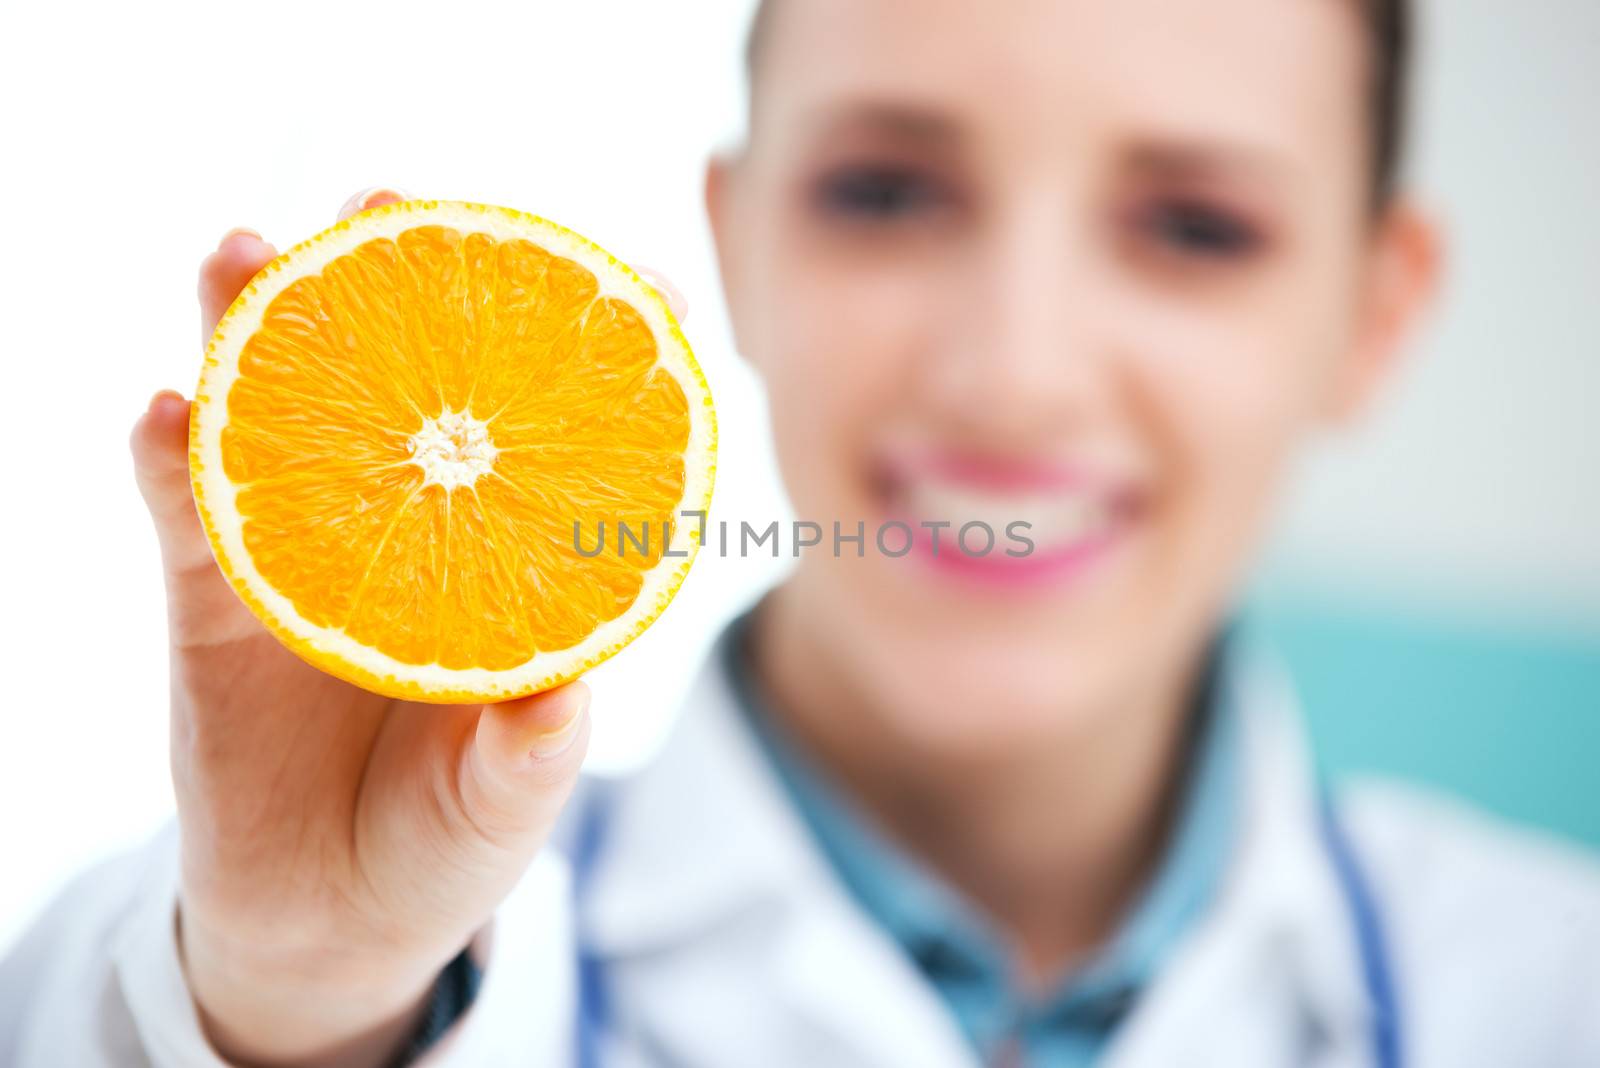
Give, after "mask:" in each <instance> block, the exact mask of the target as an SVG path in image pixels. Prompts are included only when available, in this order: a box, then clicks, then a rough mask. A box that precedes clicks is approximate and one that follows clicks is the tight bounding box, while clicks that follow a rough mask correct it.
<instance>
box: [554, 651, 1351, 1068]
mask: <svg viewBox="0 0 1600 1068" xmlns="http://www.w3.org/2000/svg"><path fill="white" fill-rule="evenodd" d="M1235 645H1236V648H1235V649H1234V651H1233V652H1231V653H1230V655H1229V658H1228V661H1227V663H1225V664H1224V665H1223V679H1222V681H1221V685H1223V686H1225V687H1227V688H1228V689H1229V690H1230V693H1229V695H1228V699H1230V700H1232V701H1234V702H1235V703H1236V705H1237V707H1238V710H1239V713H1240V724H1241V728H1242V734H1243V740H1244V752H1243V754H1242V763H1243V765H1244V767H1243V774H1242V779H1243V798H1242V804H1241V809H1242V811H1241V813H1240V820H1239V823H1240V826H1239V830H1238V836H1237V844H1236V847H1235V850H1234V855H1233V857H1232V858H1231V859H1230V862H1229V868H1228V874H1227V876H1226V878H1225V881H1224V886H1223V888H1222V890H1221V893H1220V894H1219V895H1218V896H1217V898H1216V900H1215V901H1214V903H1213V905H1212V906H1211V907H1210V909H1209V910H1208V912H1207V913H1206V914H1205V915H1204V916H1203V917H1202V918H1201V919H1200V920H1199V921H1198V922H1197V923H1196V924H1194V925H1193V928H1192V931H1191V933H1190V934H1189V935H1188V936H1187V937H1186V938H1185V939H1184V942H1183V944H1182V945H1181V946H1180V948H1179V950H1178V951H1177V953H1176V954H1175V956H1174V958H1173V960H1171V961H1170V963H1169V965H1168V966H1167V967H1166V968H1165V969H1164V970H1163V974H1162V977H1161V978H1160V980H1159V981H1158V982H1157V983H1156V984H1154V986H1153V987H1152V988H1151V989H1150V990H1149V991H1148V992H1147V993H1146V995H1145V996H1144V998H1143V1000H1142V1001H1141V1003H1140V1004H1139V1006H1138V1007H1137V1008H1136V1009H1135V1011H1134V1013H1133V1014H1132V1016H1130V1018H1129V1019H1128V1021H1127V1023H1126V1025H1125V1026H1124V1028H1123V1030H1122V1032H1121V1033H1119V1035H1118V1036H1117V1038H1116V1039H1115V1040H1114V1041H1113V1045H1112V1048H1111V1051H1110V1056H1111V1063H1113V1064H1118V1065H1120V1064H1130V1065H1131V1064H1141V1065H1142V1064H1165V1063H1191V1062H1193V1061H1194V1058H1195V1053H1196V1049H1197V1048H1198V1047H1197V1043H1200V1044H1207V1043H1215V1044H1216V1045H1218V1047H1219V1048H1218V1050H1217V1053H1218V1056H1219V1057H1222V1058H1223V1059H1222V1060H1216V1059H1214V1058H1209V1056H1208V1057H1207V1058H1202V1060H1206V1061H1207V1062H1208V1063H1211V1062H1213V1061H1214V1062H1215V1063H1224V1062H1227V1063H1250V1062H1251V1061H1254V1060H1260V1061H1261V1062H1262V1063H1271V1062H1272V1058H1273V1057H1278V1058H1279V1061H1278V1063H1285V1062H1286V1061H1288V1060H1289V1059H1290V1058H1291V1057H1293V1058H1295V1059H1298V1058H1299V1057H1300V1055H1301V1052H1302V1051H1303V1050H1304V1049H1307V1048H1323V1049H1327V1050H1333V1051H1337V1050H1341V1049H1344V1048H1347V1047H1353V1046H1356V1045H1359V1044H1361V1043H1362V1042H1364V1036H1365V1035H1366V1033H1367V1031H1366V1028H1367V1008H1366V999H1365V992H1364V988H1363V987H1362V985H1361V983H1360V973H1359V962H1358V958H1357V956H1356V952H1355V949H1354V942H1353V939H1352V937H1351V934H1350V924H1349V918H1348V913H1347V911H1346V906H1345V903H1344V900H1343V897H1342V894H1341V892H1340V890H1339V886H1338V883H1337V880H1336V878H1335V875H1334V873H1333V871H1332V869H1331V866H1330V863H1329V860H1328V857H1327V854H1326V852H1325V850H1324V849H1323V846H1322V842H1321V840H1320V838H1319V836H1318V831H1317V822H1316V799H1317V794H1316V790H1317V784H1316V775H1315V771H1314V768H1313V766H1312V763H1311V760H1310V757H1309V752H1308V747H1307V745H1306V743H1305V739H1304V736H1303V733H1302V729H1301V726H1300V722H1299V717H1298V715H1297V713H1296V709H1295V702H1294V698H1293V695H1292V692H1291V691H1290V689H1289V687H1288V684H1287V679H1286V677H1285V676H1284V674H1283V673H1282V671H1281V669H1280V668H1279V667H1278V666H1277V665H1276V663H1275V662H1274V661H1272V660H1271V659H1270V658H1269V657H1267V656H1265V655H1264V654H1263V653H1262V652H1261V650H1260V648H1259V646H1258V643H1256V642H1254V641H1241V642H1238V643H1235ZM734 700H735V696H734V694H733V693H732V692H731V689H730V686H729V682H728V680H727V678H726V676H725V673H724V672H723V671H722V670H721V669H720V667H719V665H718V664H717V663H716V662H715V660H714V659H713V661H712V662H711V663H709V664H708V665H707V666H706V667H705V668H704V669H703V670H702V672H701V674H700V676H699V678H698V679H697V681H696V683H695V685H694V686H693V688H692V689H691V692H690V696H689V699H688V702H687V707H686V708H685V710H684V715H683V716H682V718H681V719H680V722H679V723H678V724H677V726H676V728H675V730H674V732H673V734H672V735H671V736H670V737H669V740H668V742H667V744H666V746H665V748H664V749H663V750H662V752H661V753H660V754H659V756H658V757H657V759H656V760H655V761H654V762H653V763H652V764H651V765H649V766H648V767H647V768H646V769H644V770H643V771H642V772H640V773H638V774H637V775H636V776H634V777H632V778H630V779H628V780H625V781H622V782H618V783H616V784H608V785H606V786H603V787H601V788H600V789H599V790H598V791H596V793H597V794H599V795H609V796H608V797H606V799H605V800H603V801H600V802H598V803H600V804H603V805H604V806H605V809H606V818H605V829H604V838H603V843H602V844H601V846H600V848H599V849H598V851H597V854H596V857H595V860H594V864H593V868H592V871H591V873H590V874H589V875H588V877H587V878H586V879H585V886H584V889H583V892H582V896H581V900H582V906H581V910H580V917H579V923H580V935H579V937H580V939H581V940H582V941H583V942H584V943H585V944H586V945H587V946H588V947H589V951H590V952H592V953H594V954H596V955H597V956H599V957H601V958H602V959H605V960H606V961H607V962H608V963H611V964H613V965H617V966H626V963H627V962H628V961H629V960H639V959H641V958H645V957H648V958H651V959H653V960H655V961H657V962H660V961H662V960H664V959H676V960H680V961H682V962H683V963H685V964H686V965H689V964H690V963H691V962H692V961H693V960H694V959H695V957H696V956H697V955H702V954H712V955H715V954H726V953H729V952H734V953H737V954H740V955H741V956H740V958H739V960H737V961H736V960H734V959H733V958H720V957H719V958H718V960H719V963H720V964H721V966H720V967H718V968H710V967H707V968H706V970H705V971H704V972H701V971H700V970H699V969H697V968H691V970H690V972H688V973H684V974H686V975H687V974H699V975H702V976H711V975H718V976H724V977H726V978H725V979H719V980H710V979H705V980H704V981H707V982H710V981H717V982H722V981H726V982H731V983H734V984H739V985H740V986H741V987H745V988H749V987H750V986H751V985H752V984H756V985H762V984H769V983H770V984H771V986H772V990H771V994H772V996H774V997H776V998H778V999H780V1000H783V1001H785V1002H786V1003H787V1004H788V1006H790V1007H791V1008H792V1009H793V1010H794V1011H795V1012H796V1013H799V1014H800V1015H802V1016H804V1017H806V1018H808V1019H809V1020H810V1021H812V1023H813V1024H814V1026H815V1027H816V1028H817V1029H819V1030H820V1031H822V1032H826V1033H828V1034H830V1035H831V1036H833V1038H834V1039H835V1040H836V1041H838V1042H839V1043H840V1044H841V1048H848V1049H850V1050H852V1052H853V1053H854V1054H855V1055H856V1057H857V1060H859V1061H863V1062H865V1063H869V1064H871V1063H879V1062H880V1061H881V1062H882V1063H884V1064H905V1063H917V1064H920V1065H927V1066H929V1068H934V1066H945V1065H950V1066H955V1065H967V1064H970V1063H971V1061H970V1059H969V1058H968V1057H967V1056H966V1055H965V1053H964V1051H963V1049H962V1047H963V1043H962V1039H961V1036H960V1034H959V1032H958V1031H957V1030H956V1028H955V1025H954V1023H953V1022H952V1021H950V1020H949V1019H948V1018H947V1016H946V1014H945V1013H944V1011H943V1009H942V1006H940V1004H939V1003H938V1000H937V998H936V996H935V995H934V993H933V992H932V990H931V989H929V988H928V987H927V986H926V984H925V983H923V982H922V981H921V979H920V977H919V976H918V975H917V974H916V973H915V971H914V970H913V968H912V967H911V965H910V964H909V963H908V962H907V961H905V959H904V958H903V956H902V955H901V954H900V952H899V951H898V949H897V948H896V947H895V946H894V945H893V943H892V941H891V940H890V939H889V938H888V937H887V936H886V935H884V934H883V933H882V932H880V931H878V930H877V929H876V928H875V927H874V926H873V925H872V924H871V922H870V921H869V920H867V918H866V917H865V916H864V915H862V914H861V912H860V910H859V909H858V908H857V907H856V906H855V904H854V902H853V901H852V900H851V899H850V897H849V894H848V892H847V891H846V889H845V888H844V887H843V886H842V885H841V884H840V883H839V881H838V879H837V877H836V876H835V875H834V874H833V872H832V870H831V868H830V867H829V865H828V864H827V862H826V860H825V858H824V857H823V856H822V855H821V854H820V852H819V851H818V849H817V847H816V846H815V844H814V843H813V842H812V840H811V838H810V837H809V835H808V833H807V831H806V829H805V827H804V824H803V821H802V818H801V817H800V815H799V814H798V813H797V812H795V811H794V810H793V808H792V807H791V806H790V804H789V802H788V799H787V797H786V796H785V795H784V793H783V790H782V787H781V784H779V783H778V782H777V781H776V780H775V778H774V776H773V773H772V771H771V769H770V767H769V766H768V764H767V762H766V760H765V757H764V754H763V753H762V752H761V751H760V749H759V744H758V743H757V742H756V740H755V739H754V738H753V737H752V736H751V734H750V732H749V726H748V724H746V723H745V722H743V721H742V718H741V716H740V715H739V714H738V712H737V709H736V706H735V704H734ZM723 993H724V992H722V991H713V990H705V991H703V992H702V996H703V997H704V998H705V999H707V1001H708V1003H714V1000H712V999H715V998H717V997H721V996H723ZM728 993H729V994H730V995H732V994H733V993H735V992H733V991H729V992H728ZM737 993H738V994H739V995H741V996H745V997H750V996H752V995H753V994H754V991H751V990H749V989H744V990H742V991H738V992H737ZM762 996H763V997H765V996H766V994H765V992H763V995H762ZM1252 1007H1254V1011H1251V1009H1252ZM1230 1021H1231V1022H1232V1025H1230V1024H1229V1022H1230ZM1258 1047H1259V1048H1258ZM912 1051H916V1053H915V1057H914V1059H912V1060H908V1059H907V1058H908V1056H911V1054H912ZM1236 1053H1237V1055H1238V1058H1239V1059H1230V1058H1232V1057H1233V1056H1234V1054H1236ZM1255 1054H1260V1056H1259V1057H1258V1056H1255ZM841 1060H842V1058H841ZM772 1063H781V1062H780V1061H774V1062H772Z"/></svg>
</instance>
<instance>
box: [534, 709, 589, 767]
mask: <svg viewBox="0 0 1600 1068" xmlns="http://www.w3.org/2000/svg"><path fill="white" fill-rule="evenodd" d="M588 708H589V699H588V698H587V697H585V698H584V699H583V700H582V701H579V702H577V703H576V704H575V705H574V706H573V708H572V712H571V714H569V715H568V716H567V718H566V719H565V720H563V721H562V722H561V723H558V724H555V725H553V726H551V727H550V728H548V729H546V730H543V731H540V732H539V733H538V734H536V735H534V736H533V737H532V738H531V739H529V741H528V755H529V756H531V757H533V758H534V759H535V760H552V759H554V758H555V757H558V756H560V755H561V754H562V753H565V752H566V751H567V750H568V749H571V748H572V743H573V742H575V741H577V738H578V728H579V727H581V726H583V714H584V713H585V712H586V711H587V710H588Z"/></svg>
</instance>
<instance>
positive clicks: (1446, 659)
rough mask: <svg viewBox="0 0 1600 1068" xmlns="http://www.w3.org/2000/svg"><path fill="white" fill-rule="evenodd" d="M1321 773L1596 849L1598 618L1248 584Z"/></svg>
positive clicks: (1599, 807)
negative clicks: (1403, 606)
mask: <svg viewBox="0 0 1600 1068" xmlns="http://www.w3.org/2000/svg"><path fill="white" fill-rule="evenodd" d="M1251 615H1252V616H1253V618H1254V619H1255V621H1256V622H1257V623H1258V624H1261V625H1262V626H1263V628H1264V630H1265V632H1266V633H1267V634H1268V636H1269V637H1270V638H1271V639H1272V641H1273V644H1274V645H1275V646H1276V648H1277V649H1278V651H1279V652H1280V653H1281V654H1282V655H1283V656H1284V657H1285V658H1286V659H1287V660H1288V663H1289V666H1290V668H1291V669H1292V671H1293V672H1294V676H1295V683H1296V686H1297V688H1298V690H1299V693H1300V695H1301V698H1302V700H1303V701H1304V703H1305V705H1306V713H1307V716H1308V718H1309V719H1310V724H1311V732H1312V735H1313V738H1314V741H1315V744H1316V747H1317V753H1318V758H1319V760H1320V761H1321V762H1322V764H1323V766H1324V767H1326V768H1327V769H1328V770H1329V771H1330V772H1331V773H1332V774H1334V775H1338V774H1339V773H1341V772H1349V771H1361V772H1379V773H1383V774H1386V775H1393V776H1398V777H1402V778H1405V779H1410V780H1413V781H1416V782H1421V783H1426V784H1431V785H1433V786H1436V787H1440V788H1443V789H1445V790H1448V791H1450V792H1452V793H1456V794H1459V795H1461V796H1464V797H1467V798H1469V799H1471V800H1473V801H1475V802H1477V803H1478V804H1480V805H1482V806H1484V807H1485V808H1488V809H1490V810H1492V811H1494V812H1498V813H1501V814H1503V815H1505V816H1508V817H1510V818H1512V819H1515V820H1519V821H1522V822H1525V823H1532V824H1536V825H1539V826H1541V827H1545V828H1547V829H1549V830H1552V831H1555V832H1557V833H1559V834H1561V835H1564V836H1566V837H1568V838H1569V839H1575V840H1577V841H1579V842H1581V843H1584V844H1586V845H1588V846H1590V847H1591V848H1593V849H1595V850H1597V851H1600V624H1597V625H1595V626H1594V627H1592V628H1591V627H1588V626H1569V627H1560V626H1554V625H1551V626H1544V625H1510V624H1506V623H1504V622H1499V621H1496V620H1493V619H1489V618H1474V617H1472V616H1471V615H1470V614H1469V615H1462V614H1452V615H1446V614H1445V613H1443V612H1429V611H1427V610H1417V611H1412V610H1396V609H1393V608H1389V607H1387V606H1386V607H1382V608H1380V607H1376V606H1374V605H1371V604H1366V603H1362V602H1360V601H1359V600H1351V601H1343V600H1340V599H1338V598H1332V597H1328V596H1326V595H1324V596H1308V595H1300V596H1295V595H1283V594H1274V595H1270V596H1258V597H1257V598H1256V599H1255V600H1254V601H1253V602H1252V604H1251Z"/></svg>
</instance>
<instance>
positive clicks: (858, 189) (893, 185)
mask: <svg viewBox="0 0 1600 1068" xmlns="http://www.w3.org/2000/svg"><path fill="white" fill-rule="evenodd" d="M946 199H947V198H946V197H945V195H944V193H943V191H942V190H941V189H940V187H939V184H938V183H937V182H936V181H935V180H933V179H932V178H931V177H930V176H928V175H926V174H923V173H920V172H918V171H916V170H914V169H912V168H909V167H901V166H885V165H865V166H851V167H844V168H840V169H839V170H836V171H833V172H831V173H829V174H826V175H824V176H823V177H822V179H821V180H820V181H819V182H818V183H817V186H816V200H817V204H818V206H819V207H820V208H821V209H822V210H823V211H824V212H826V213H827V214H830V215H835V216H839V217H842V218H846V219H854V220H860V221H867V222H872V221H893V220H897V219H904V218H907V217H911V216H916V215H919V214H925V213H928V212H930V211H933V210H936V209H937V208H939V207H940V206H941V205H942V204H943V203H944V202H945V200H946Z"/></svg>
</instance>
